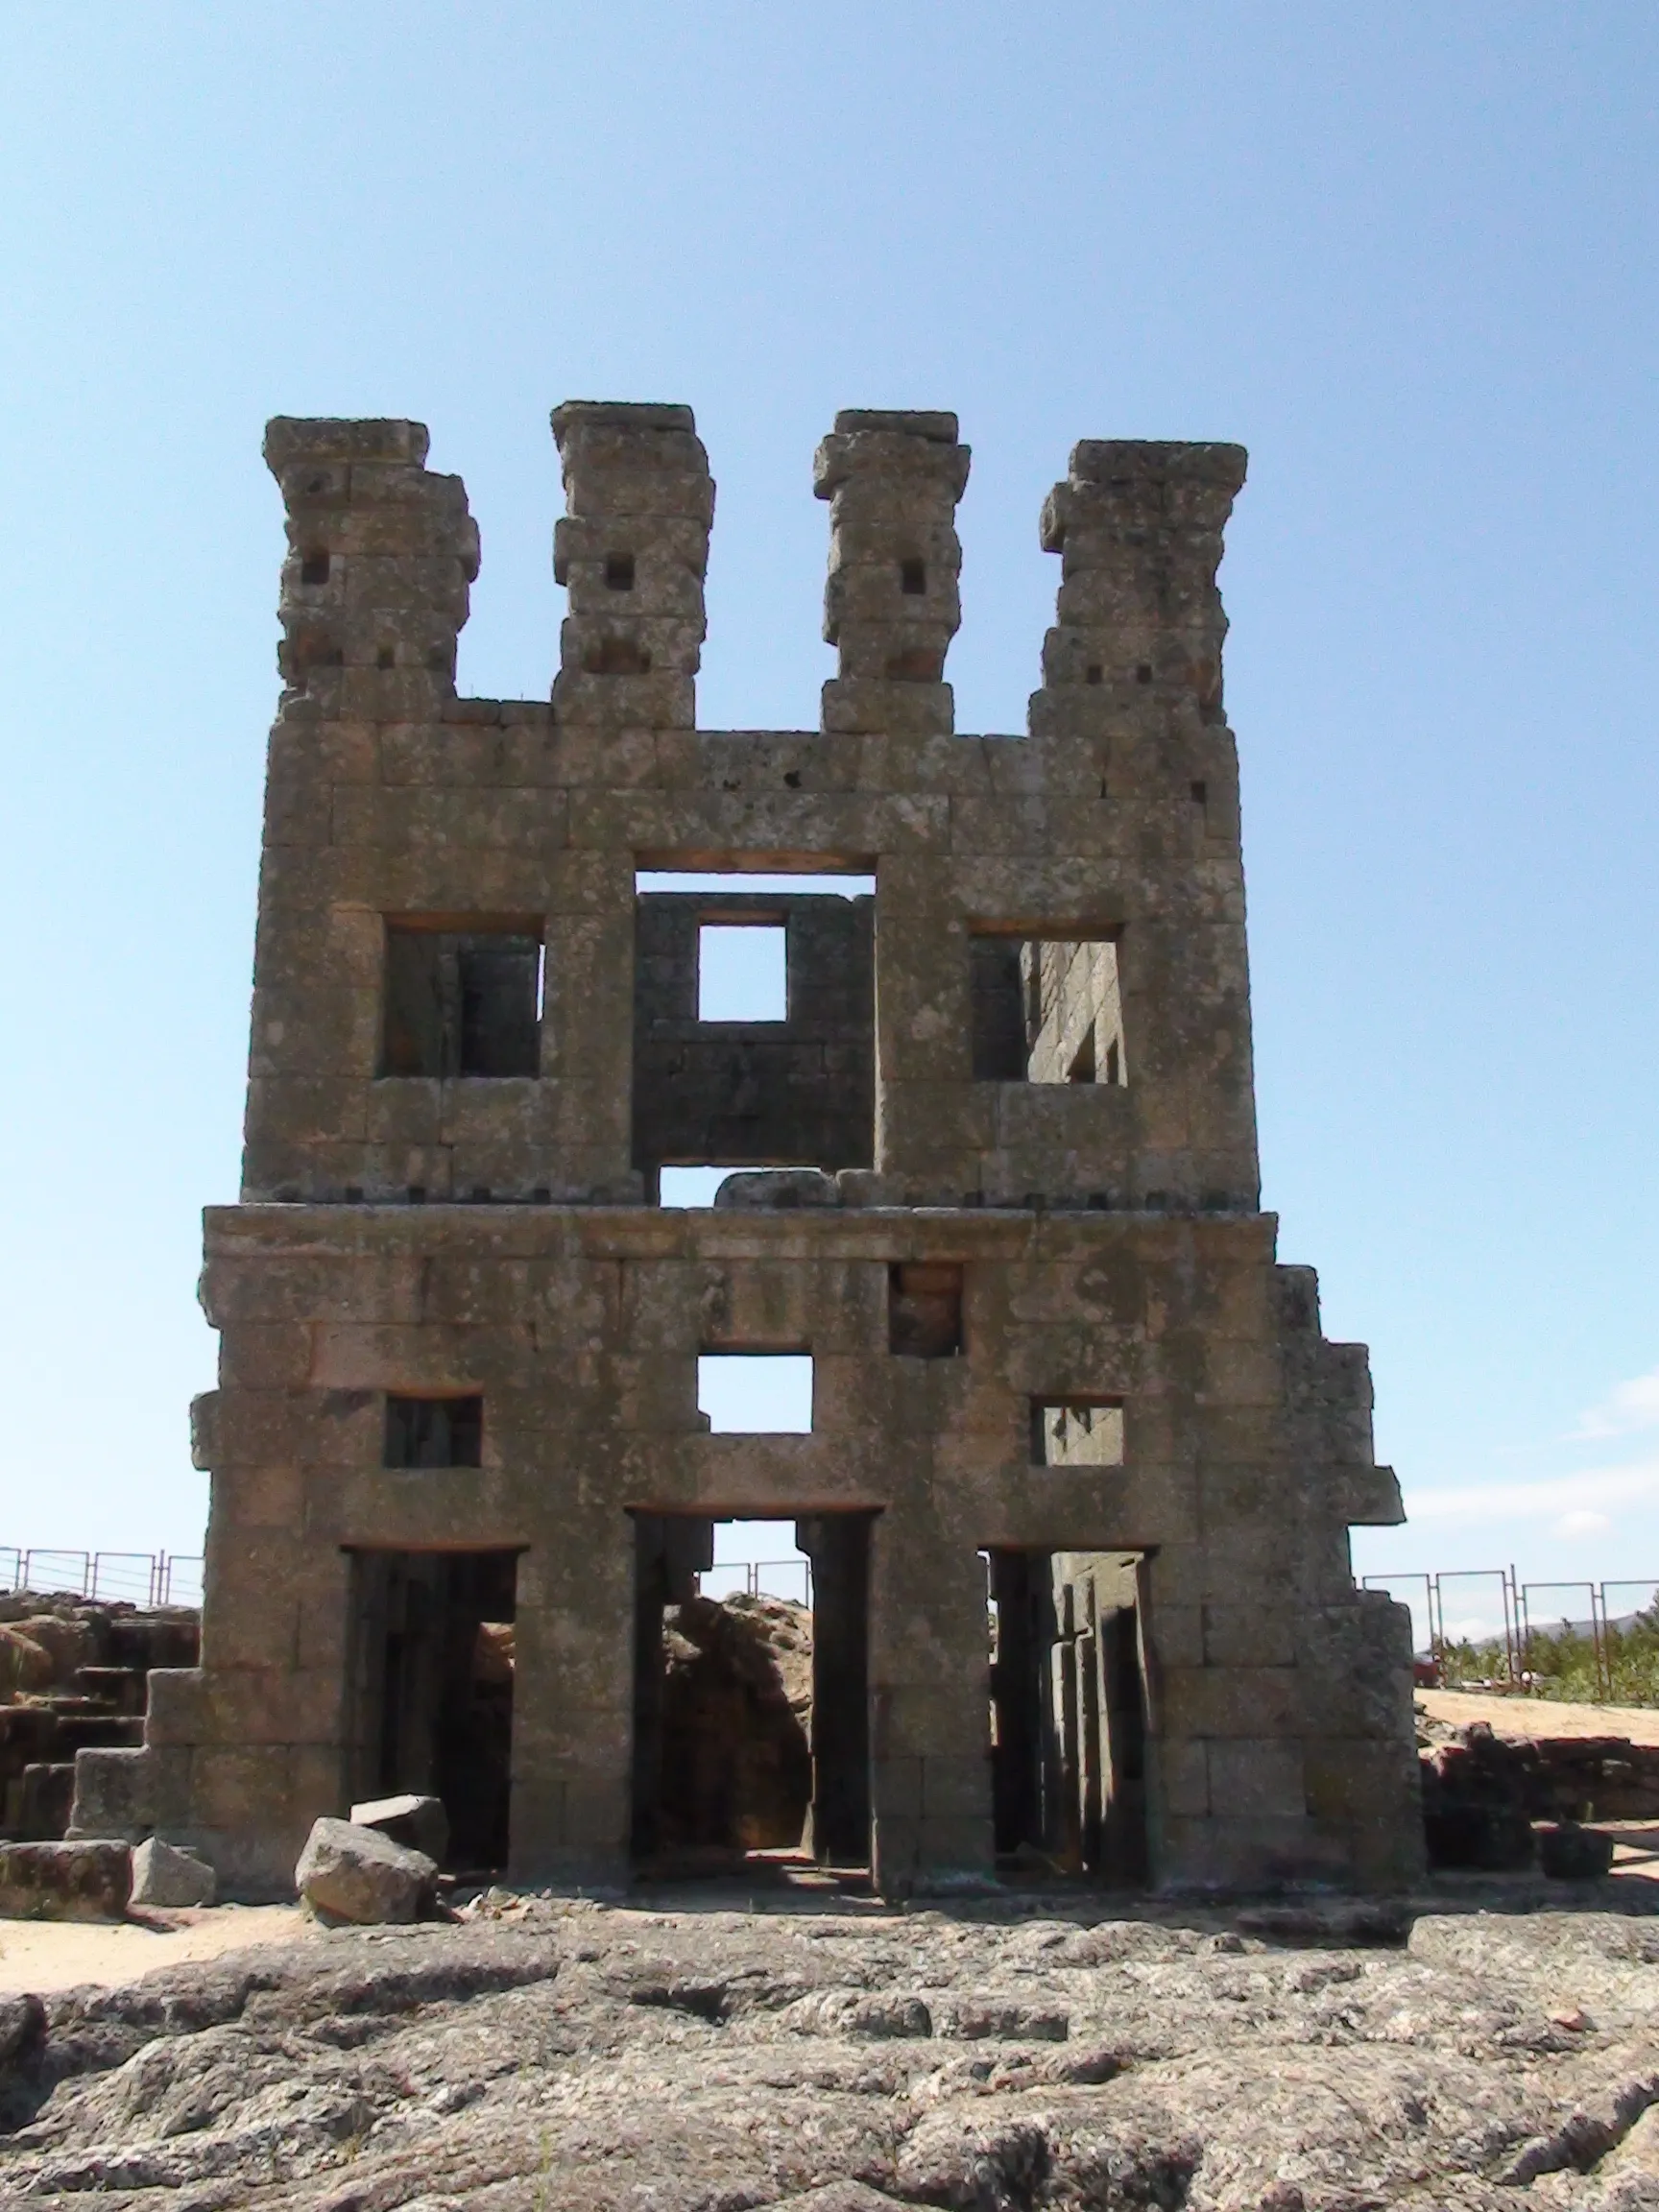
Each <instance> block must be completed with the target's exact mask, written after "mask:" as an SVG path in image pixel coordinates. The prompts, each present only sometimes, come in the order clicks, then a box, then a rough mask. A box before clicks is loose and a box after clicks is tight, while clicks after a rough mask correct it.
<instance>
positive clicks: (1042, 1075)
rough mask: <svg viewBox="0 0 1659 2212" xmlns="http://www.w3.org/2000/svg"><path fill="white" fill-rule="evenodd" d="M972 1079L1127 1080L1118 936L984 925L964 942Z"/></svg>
mask: <svg viewBox="0 0 1659 2212" xmlns="http://www.w3.org/2000/svg"><path fill="white" fill-rule="evenodd" d="M969 958H970V961H971V973H970V997H971V1009H972V1022H973V1040H972V1043H973V1062H974V1080H975V1081H977V1082H981V1083H1068V1084H1070V1083H1094V1084H1099V1083H1104V1084H1111V1085H1121V1084H1122V1083H1124V1082H1125V1081H1126V1080H1127V1076H1126V1072H1125V1069H1126V1058H1125V1046H1124V1039H1123V993H1122V984H1121V980H1120V977H1119V974H1118V940H1117V938H1116V936H1114V935H1108V934H1101V935H1099V936H1095V937H1073V936H1061V935H1058V934H1057V935H1055V936H1052V937H1027V936H1023V935H1022V934H1021V933H1019V932H1018V931H1016V930H1006V931H1004V930H997V929H990V928H987V929H984V930H981V931H976V932H975V933H974V935H973V936H971V937H970V939H969Z"/></svg>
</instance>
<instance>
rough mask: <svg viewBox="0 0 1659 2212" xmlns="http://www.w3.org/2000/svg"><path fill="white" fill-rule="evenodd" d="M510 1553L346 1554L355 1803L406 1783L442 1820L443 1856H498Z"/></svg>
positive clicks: (502, 1841) (473, 1862) (505, 1810)
mask: <svg viewBox="0 0 1659 2212" xmlns="http://www.w3.org/2000/svg"><path fill="white" fill-rule="evenodd" d="M517 1565H518V1560H517V1552H514V1551H356V1552H353V1553H352V1599H351V1622H352V1637H353V1653H352V1658H353V1671H354V1685H355V1696H354V1728H353V1737H352V1757H351V1773H350V1781H351V1794H352V1797H353V1799H361V1798H364V1797H385V1796H392V1795H396V1794H398V1793H400V1792H402V1791H419V1792H421V1793H422V1794H425V1795H430V1796H434V1797H440V1798H442V1799H443V1802H444V1810H445V1813H446V1814H447V1815H448V1818H449V1848H448V1852H447V1855H446V1859H445V1864H446V1865H447V1866H448V1867H449V1868H451V1869H452V1870H454V1871H456V1872H466V1873H483V1872H488V1871H494V1870H496V1869H499V1868H501V1867H503V1866H505V1865H506V1863H507V1846H508V1821H509V1812H510V1797H511V1772H512V1749H513V1662H514V1635H513V1623H514V1618H515V1610H516V1597H515V1591H516V1584H517Z"/></svg>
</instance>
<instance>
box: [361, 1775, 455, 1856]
mask: <svg viewBox="0 0 1659 2212" xmlns="http://www.w3.org/2000/svg"><path fill="white" fill-rule="evenodd" d="M351 1825H352V1827H353V1828H373V1829H376V1830H377V1831H378V1832H379V1834H380V1835H382V1836H390V1837H391V1839H392V1840H393V1842H394V1843H403V1844H406V1845H407V1846H408V1848H409V1849H410V1850H411V1851H424V1852H425V1854H426V1856H427V1858H428V1859H435V1860H436V1861H437V1862H438V1863H439V1864H440V1865H442V1864H443V1863H444V1854H445V1852H446V1851H447V1850H448V1848H449V1815H448V1814H447V1813H445V1810H444V1800H443V1798H442V1797H423V1796H421V1795H420V1794H418V1793H417V1792H416V1791H405V1792H404V1793H403V1794H402V1795H401V1796H397V1797H371V1798H368V1799H366V1800H365V1802H364V1803H363V1804H361V1805H353V1806H352V1808H351Z"/></svg>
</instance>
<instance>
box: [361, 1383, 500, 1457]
mask: <svg viewBox="0 0 1659 2212" xmlns="http://www.w3.org/2000/svg"><path fill="white" fill-rule="evenodd" d="M483 1460H484V1400H483V1398H482V1397H481V1396H479V1395H476V1394H473V1395H470V1396H460V1397H457V1396H452V1395H451V1396H444V1397H414V1396H403V1395H400V1394H391V1395H388V1397H387V1400H386V1449H385V1455H384V1458H383V1460H382V1464H383V1465H385V1466H387V1467H415V1468H421V1467H479V1466H482V1465H483Z"/></svg>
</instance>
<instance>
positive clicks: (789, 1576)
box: [697, 1558, 812, 1610]
mask: <svg viewBox="0 0 1659 2212" xmlns="http://www.w3.org/2000/svg"><path fill="white" fill-rule="evenodd" d="M739 1593H741V1594H742V1595H743V1596H745V1597H749V1598H782V1599H786V1600H787V1601H788V1603H789V1604H791V1605H805V1606H806V1607H807V1608H808V1610H810V1608H811V1604H812V1562H811V1561H810V1560H809V1559H800V1558H797V1559H716V1560H715V1562H714V1564H713V1566H712V1567H705V1568H704V1570H703V1572H702V1573H701V1574H700V1575H698V1577H697V1594H698V1596H699V1597H700V1598H731V1597H733V1596H735V1595H737V1594H739Z"/></svg>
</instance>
